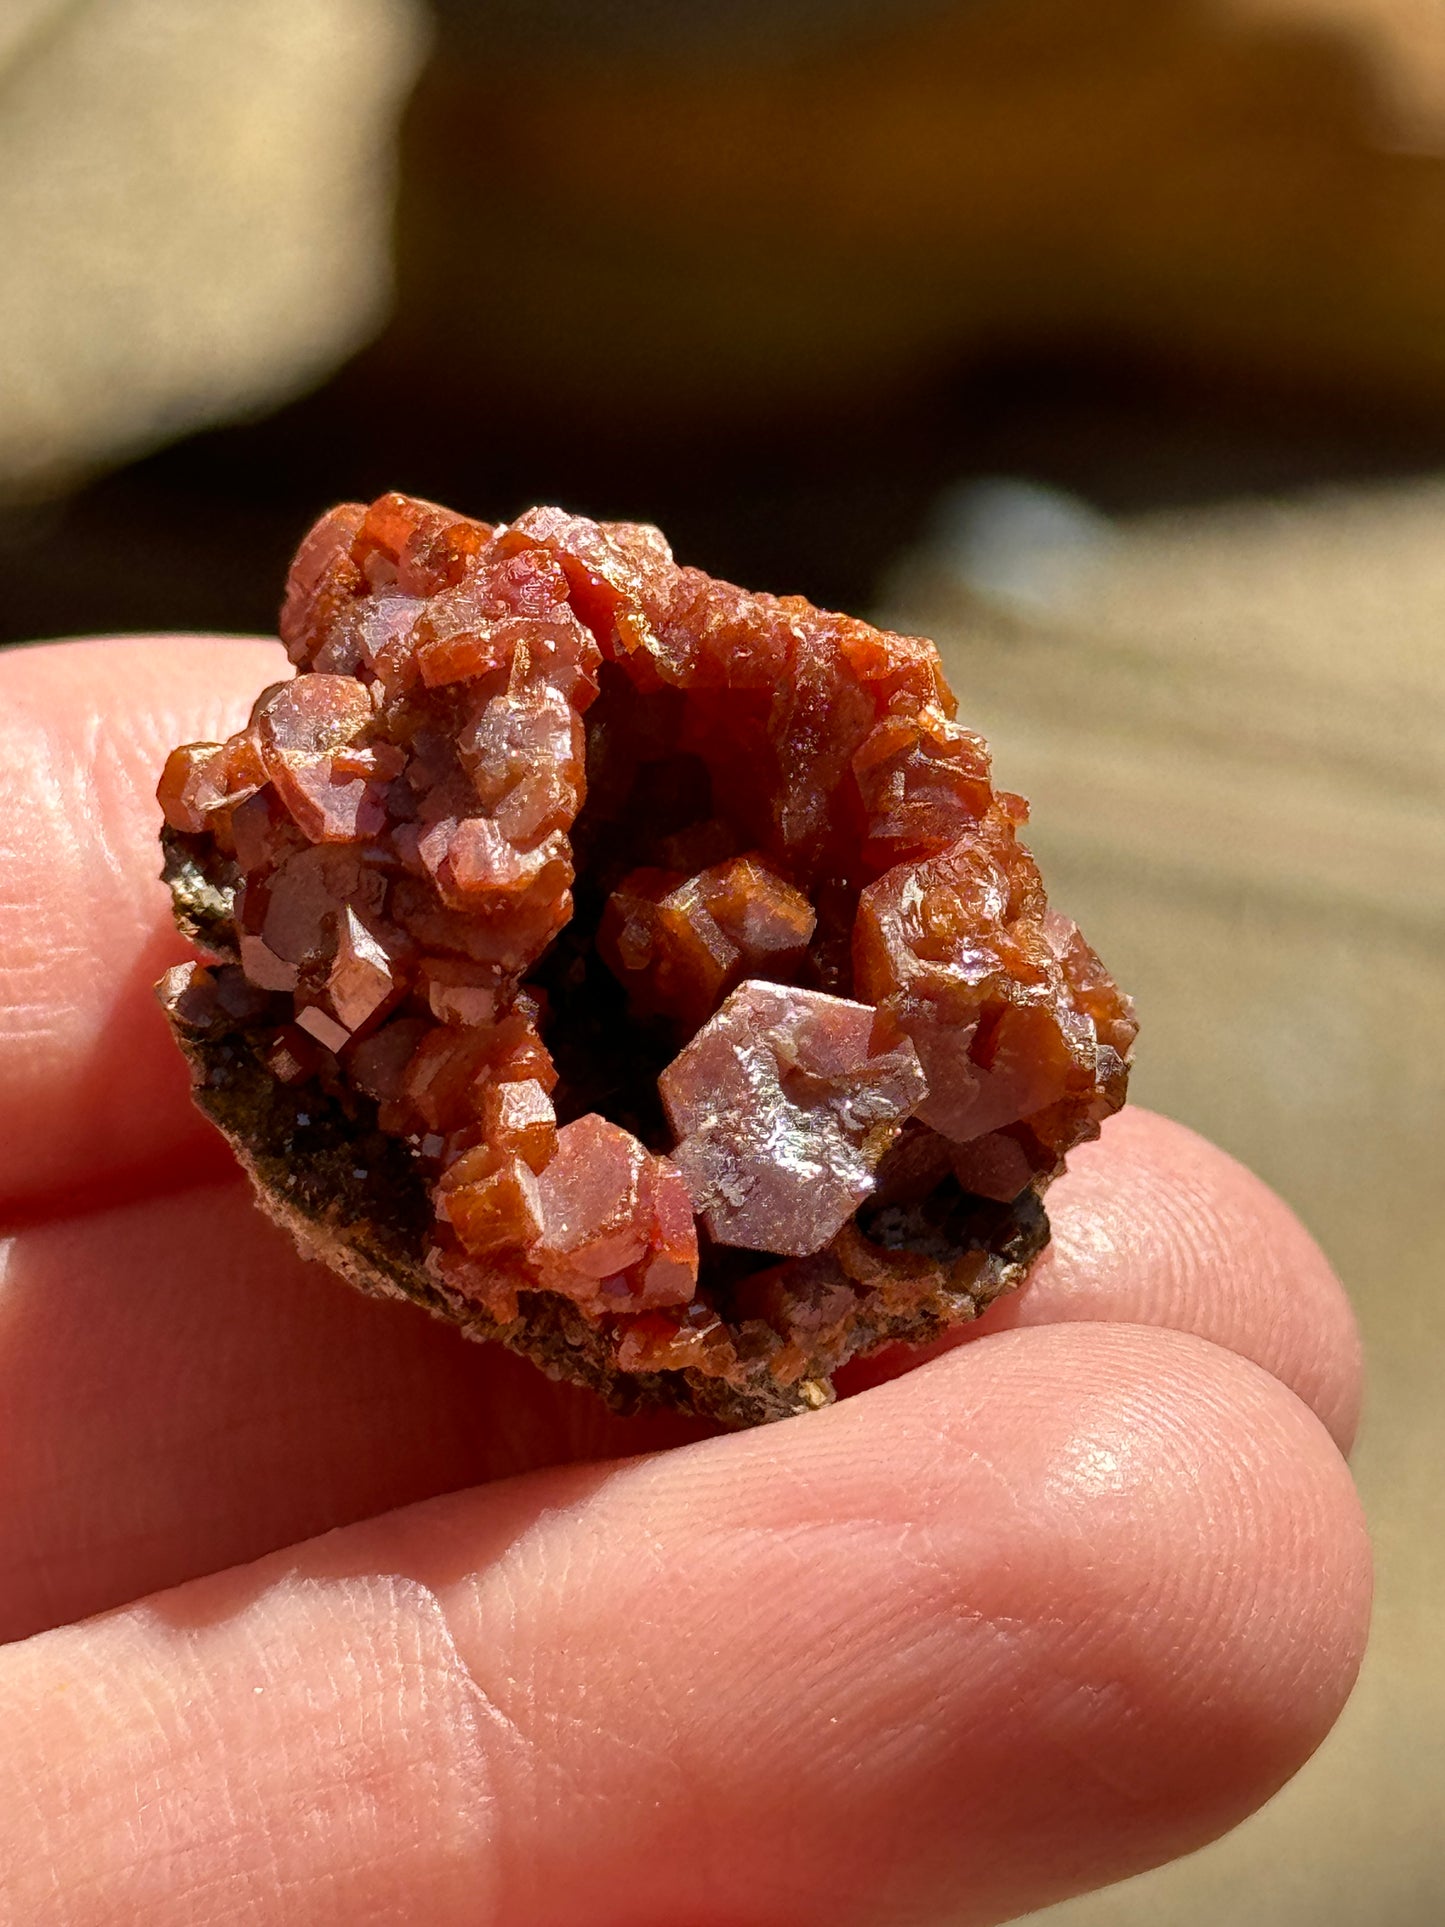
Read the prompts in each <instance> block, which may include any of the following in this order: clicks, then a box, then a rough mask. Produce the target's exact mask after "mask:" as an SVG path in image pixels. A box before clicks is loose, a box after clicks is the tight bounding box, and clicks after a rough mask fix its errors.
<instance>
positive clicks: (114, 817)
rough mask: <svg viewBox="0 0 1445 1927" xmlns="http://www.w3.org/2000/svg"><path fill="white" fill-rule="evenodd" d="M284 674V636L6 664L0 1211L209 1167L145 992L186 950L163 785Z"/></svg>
mask: <svg viewBox="0 0 1445 1927" xmlns="http://www.w3.org/2000/svg"><path fill="white" fill-rule="evenodd" d="M286 668H287V664H286V659H285V656H284V655H283V653H282V651H281V647H280V645H279V643H264V642H237V641H216V640H211V641H204V640H196V639H183V638H172V639H169V640H166V639H162V640H141V639H137V640H134V641H128V642H72V643H61V644H57V645H53V646H49V647H44V648H32V649H21V650H16V651H12V652H10V653H9V654H7V655H6V656H4V657H3V658H0V1211H5V1212H9V1213H12V1214H13V1213H14V1212H15V1211H16V1210H17V1209H18V1208H22V1207H24V1206H26V1205H27V1204H30V1203H31V1202H32V1201H34V1200H36V1199H43V1198H47V1197H48V1198H51V1199H53V1200H55V1201H56V1202H57V1203H60V1204H62V1205H63V1206H64V1207H65V1208H71V1209H73V1208H74V1206H75V1204H76V1203H77V1202H84V1201H85V1200H86V1199H87V1197H88V1196H91V1195H94V1194H95V1193H96V1192H97V1190H103V1189H104V1187H106V1186H107V1185H109V1184H110V1183H112V1182H113V1180H114V1179H115V1178H116V1177H117V1176H119V1175H127V1176H133V1175H135V1174H138V1173H143V1172H155V1173H159V1172H165V1173H166V1174H167V1175H176V1176H178V1175H180V1173H181V1171H182V1168H183V1166H184V1165H185V1163H186V1161H187V1160H188V1159H189V1158H191V1157H193V1156H200V1157H201V1158H203V1159H204V1158H206V1157H207V1156H209V1157H211V1158H213V1159H214V1156H215V1151H214V1147H215V1145H216V1142H217V1140H216V1139H215V1137H214V1134H213V1133H210V1132H208V1131H207V1129H206V1127H205V1126H204V1125H203V1123H202V1122H201V1119H200V1118H199V1116H198V1115H197V1113H196V1112H195V1110H194V1108H193V1107H192V1105H191V1104H190V1102H189V1099H188V1096H187V1090H188V1086H187V1080H186V1075H185V1072H184V1069H183V1067H182V1065H181V1063H180V1059H179V1057H178V1055H177V1052H176V1050H175V1048H174V1046H173V1045H172V1044H171V1042H170V1040H169V1038H168V1037H167V1035H166V1029H165V1024H164V1022H163V1021H162V1019H161V1016H160V1013H159V1011H158V1010H157V1008H156V1005H155V1000H154V997H153V996H152V994H151V986H152V985H153V984H154V982H155V980H156V978H157V977H158V976H159V975H160V973H161V971H162V970H163V969H164V968H165V967H166V966H167V965H168V964H170V963H174V962H175V961H176V960H177V959H178V958H179V957H181V956H183V955H185V954H186V946H185V945H184V944H183V943H181V941H180V939H179V938H178V937H177V936H176V934H175V932H174V930H173V929H172V928H171V924H170V915H169V909H168V905H167V900H166V892H165V890H164V889H163V887H162V885H161V883H160V880H159V872H160V853H159V849H158V846H157V842H156V837H157V833H158V831H159V828H160V811H159V808H158V807H157V804H156V801H155V787H156V781H157V779H158V777H159V775H160V771H161V766H162V764H163V763H164V761H165V758H166V755H167V752H168V751H169V750H170V749H171V748H172V747H173V746H174V745H175V744H176V743H179V742H185V741H198V740H208V739H210V738H213V737H216V736H221V735H224V734H225V733H226V732H227V731H228V730H231V729H234V728H237V727H238V726H239V725H240V724H241V723H242V722H243V721H244V720H245V717H246V713H247V710H248V709H249V706H250V703H251V699H252V698H253V697H254V696H255V694H256V692H257V690H259V689H260V688H261V687H262V686H263V685H264V684H265V683H267V682H268V681H274V680H275V679H276V677H277V676H278V675H280V674H282V673H283V672H285V671H286Z"/></svg>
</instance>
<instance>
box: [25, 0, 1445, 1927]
mask: <svg viewBox="0 0 1445 1927" xmlns="http://www.w3.org/2000/svg"><path fill="white" fill-rule="evenodd" d="M0 251H3V259H4V262H5V271H4V274H3V276H0V583H3V595H0V641H14V640H19V639H22V638H25V637H36V636H56V635H65V634H71V633H75V632H77V631H118V630H132V629H143V628H162V629H172V628H200V629H261V630H266V629H269V628H270V627H271V625H272V622H273V619H274V609H275V604H276V600H277V596H278V592H279V587H280V583H281V579H282V575H283V572H284V568H285V564H286V561H287V558H288V556H289V553H290V551H291V549H292V548H293V546H294V544H295V542H296V540H297V538H298V537H299V535H300V533H301V531H302V529H303V528H304V526H305V525H306V523H307V522H308V521H309V520H310V518H311V517H312V516H314V515H315V514H316V513H317V512H318V511H319V510H320V509H321V508H323V507H325V506H326V505H327V504H329V503H330V502H332V501H333V500H336V499H338V498H342V497H354V496H367V495H371V494H374V493H376V492H378V491H379V490H381V489H382V488H385V487H401V488H404V489H408V490H412V491H415V492H417V493H420V494H424V495H428V496H432V497H435V498H437V499H440V500H443V501H447V502H449V503H452V504H453V505H454V506H456V507H458V508H463V509H466V510H468V511H469V512H472V513H476V514H480V515H484V516H488V517H505V516H508V515H510V514H512V513H514V512H515V511H516V510H517V509H519V508H520V507H522V506H523V505H525V504H526V503H527V502H529V501H532V500H534V499H542V500H548V501H554V500H555V501H561V502H563V503H564V504H566V505H567V506H569V507H573V508H577V509H581V510H585V511H587V512H590V513H594V514H597V515H602V516H628V517H638V518H642V519H646V520H652V521H657V522H659V523H661V524H662V526H663V527H664V528H665V529H666V530H667V532H668V534H669V536H670V537H671V538H672V540H673V543H674V546H675V547H676V549H677V550H678V552H679V554H680V555H681V557H682V558H683V559H684V560H687V561H690V562H696V563H699V564H701V565H702V566H704V567H706V568H708V569H710V570H712V571H714V572H716V573H720V574H725V575H729V576H732V577H734V578H736V579H739V580H742V581H745V582H747V583H748V584H749V585H750V586H753V587H763V588H771V589H776V590H779V591H801V592H803V593H806V594H808V595H810V596H811V597H813V598H814V599H815V600H817V601H821V602H824V603H829V604H832V605H834V606H842V607H846V608H849V609H852V610H856V611H860V612H869V613H873V614H875V615H877V616H879V617H880V618H881V619H883V620H886V621H888V622H890V623H891V624H893V625H894V626H897V627H901V628H906V629H910V630H916V631H922V632H924V633H926V634H930V635H932V636H934V637H936V638H937V640H938V641H939V644H940V646H941V647H942V649H943V651H944V653H945V656H946V657H947V658H948V661H949V666H950V669H951V672H952V674H953V678H954V681H955V686H956V687H957V688H958V690H959V692H960V695H961V698H962V705H963V709H964V713H965V716H966V720H967V721H968V722H970V723H971V724H977V725H978V726H980V727H982V728H984V729H985V730H986V731H987V732H988V734H989V735H990V737H991V738H992V740H993V743H994V746H995V751H996V757H997V766H998V769H999V772H1000V775H1001V777H1002V779H1003V780H1004V781H1005V782H1007V783H1008V784H1010V785H1011V786H1017V787H1019V788H1021V789H1023V790H1024V791H1026V792H1027V793H1028V794H1029V795H1030V796H1031V797H1032V798H1033V799H1034V803H1035V832H1034V836H1035V842H1036V845H1037V847H1038V848H1039V850H1040V853H1041V855H1042V857H1043V859H1044V862H1045V866H1046V869H1047V871H1048V874H1049V876H1050V880H1051V893H1052V894H1054V895H1056V897H1057V898H1058V900H1059V901H1061V902H1062V903H1063V904H1064V905H1065V906H1066V907H1067V908H1068V909H1069V910H1070V911H1071V912H1072V913H1073V914H1075V915H1076V916H1078V917H1079V918H1080V920H1081V921H1082V922H1083V923H1084V925H1085V927H1086V929H1087V930H1088V932H1089V934H1090V936H1091V937H1092V938H1093V940H1094V941H1095V943H1096V944H1097V945H1098V946H1099V948H1100V949H1101V950H1102V951H1103V952H1104V954H1105V956H1106V957H1107V958H1108V960H1109V962H1110V964H1111V965H1112V966H1113V968H1114V969H1115V970H1116V972H1117V973H1118V975H1119V976H1120V977H1121V979H1122V980H1123V981H1124V982H1125V983H1126V984H1127V985H1128V986H1129V987H1130V988H1131V989H1133V990H1135V991H1136V992H1137V994H1138V999H1139V1003H1140V1007H1141V1013H1142V1018H1143V1023H1144V1032H1143V1040H1142V1044H1141V1047H1140V1054H1139V1067H1138V1073H1137V1082H1136V1086H1135V1089H1136V1092H1137V1094H1138V1096H1139V1098H1140V1099H1141V1101H1143V1102H1146V1103H1149V1104H1152V1105H1154V1106H1156V1107H1157V1108H1159V1109H1162V1110H1164V1111H1167V1112H1170V1113H1172V1114H1173V1115H1174V1116H1176V1117H1180V1118H1183V1119H1184V1120H1186V1121H1187V1122H1188V1123H1190V1124H1193V1125H1195V1126H1197V1127H1198V1128H1199V1129H1200V1130H1202V1131H1204V1132H1206V1133H1208V1134H1209V1135H1211V1136H1213V1137H1215V1138H1217V1139H1218V1140H1219V1141H1220V1142H1222V1143H1223V1144H1225V1145H1226V1146H1227V1147H1228V1148H1229V1149H1231V1150H1232V1151H1234V1152H1235V1153H1236V1154H1237V1155H1238V1156H1240V1157H1242V1158H1243V1159H1245V1160H1246V1161H1247V1162H1249V1163H1250V1164H1252V1165H1253V1166H1255V1167H1256V1168H1257V1169H1258V1170H1259V1171H1261V1172H1262V1173H1263V1174H1264V1176H1265V1177H1267V1178H1268V1179H1269V1180H1270V1181H1271V1182H1272V1183H1273V1184H1274V1185H1275V1186H1276V1187H1277V1188H1278V1189H1279V1190H1280V1191H1282V1192H1283V1193H1284V1195H1285V1196H1286V1197H1287V1198H1288V1199H1289V1200H1290V1201H1291V1202H1292V1203H1293V1204H1294V1205H1295V1207H1296V1208H1297V1209H1298V1210H1299V1211H1300V1212H1301V1214H1302V1215H1303V1217H1304V1218H1305V1220H1306V1221H1307V1222H1308V1223H1309V1224H1310V1226H1311V1227H1312V1228H1313V1230H1314V1231H1315V1233H1316V1234H1317V1236H1319V1237H1320V1239H1321V1240H1322V1241H1323V1243H1324V1244H1325V1246H1326V1247H1327V1249H1328V1250H1329V1251H1330V1253H1331V1255H1332V1256H1333V1258H1334V1260H1335V1263H1336V1265H1337V1266H1338V1268H1339V1269H1340V1271H1341V1273H1342V1275H1343V1276H1344V1278H1345V1280H1346V1282H1347V1284H1348V1286H1349V1288H1350V1290H1351V1292H1352V1294H1353V1296H1354V1299H1355V1302H1356V1304H1357V1305H1358V1308H1359V1312H1360V1316H1361V1319H1362V1321H1363V1324H1364V1327H1365V1332H1366V1336H1367V1341H1368V1344H1369V1347H1370V1351H1371V1356H1372V1380H1371V1395H1370V1407H1369V1413H1368V1419H1367V1426H1366V1432H1365V1437H1364V1440H1363V1444H1362V1447H1361V1450H1360V1454H1359V1470H1360V1475H1361V1478H1362V1481H1363V1484H1364V1487H1365V1492H1366V1498H1367V1502H1368V1504H1369V1507H1370V1510H1371V1513H1372V1517H1373V1521H1374V1529H1375V1533H1376V1539H1377V1544H1378V1549H1379V1555H1380V1568H1381V1572H1380V1601H1379V1612H1378V1620H1377V1631H1376V1636H1375V1640H1374V1644H1373V1648H1372V1651H1371V1655H1370V1658H1369V1660H1368V1662H1367V1666H1366V1672H1365V1676H1364V1679H1363V1681H1362V1684H1361V1687H1360V1689H1359V1692H1358V1693H1357V1695H1356V1697H1355V1699H1354V1701H1353V1702H1352V1704H1351V1706H1350V1708H1349V1710H1348V1712H1347V1713H1346V1715H1345V1718H1344V1720H1343V1722H1342V1724H1341V1726H1340V1728H1339V1730H1338V1731H1337V1732H1336V1734H1335V1735H1334V1736H1333V1737H1332V1738H1331V1739H1330V1741H1329V1742H1328V1743H1327V1745H1326V1746H1325V1748H1324V1749H1323V1751H1322V1752H1321V1753H1320V1754H1319V1756H1318V1757H1317V1758H1316V1759H1315V1761H1314V1762H1313V1763H1312V1764H1311V1765H1310V1766H1309V1767H1308V1768H1307V1769H1306V1771H1305V1772H1304V1773H1302V1774H1301V1775H1300V1777H1299V1778H1298V1779H1297V1780H1296V1781H1295V1782H1294V1783H1293V1784H1292V1785H1291V1786H1290V1787H1289V1788H1287V1789H1286V1791H1285V1792H1284V1793H1283V1794H1282V1795H1281V1796H1280V1797H1279V1798H1278V1799H1277V1800H1276V1801H1275V1802H1274V1803H1273V1804H1272V1805H1271V1806H1270V1807H1269V1808H1268V1809H1267V1810H1266V1811H1265V1812H1264V1813H1263V1814H1261V1815H1260V1816H1258V1817H1257V1818H1256V1819H1254V1820H1252V1821H1251V1822H1249V1823H1248V1824H1247V1825H1246V1826H1244V1827H1243V1828H1241V1829H1240V1830H1239V1831H1238V1832H1237V1833H1236V1834H1234V1835H1232V1836H1231V1837H1230V1838H1229V1839H1227V1840H1226V1841H1223V1842H1221V1843H1220V1844H1218V1845H1217V1846H1215V1847H1213V1848H1210V1849H1209V1850H1207V1851H1206V1852H1204V1853H1202V1854H1200V1855H1198V1856H1196V1857H1195V1858H1193V1859H1192V1860H1190V1861H1188V1862H1186V1863H1184V1864H1183V1865H1181V1866H1178V1867H1175V1868H1173V1869H1170V1870H1167V1871H1164V1872H1161V1873H1157V1874H1153V1875H1149V1876H1147V1877H1145V1878H1143V1879H1141V1880H1138V1881H1135V1882H1133V1883H1131V1884H1130V1885H1129V1886H1127V1887H1125V1888H1122V1889H1116V1890H1113V1891H1111V1892H1110V1893H1108V1894H1105V1895H1100V1896H1096V1897H1094V1898H1092V1899H1088V1900H1084V1901H1080V1902H1076V1903H1072V1904H1069V1905H1067V1906H1064V1907H1061V1908H1057V1909H1055V1910H1053V1911H1052V1912H1051V1913H1050V1914H1049V1915H1048V1916H1046V1918H1047V1919H1048V1920H1049V1921H1050V1922H1052V1923H1054V1927H1105V1923H1108V1927H1143V1924H1144V1923H1149V1927H1159V1924H1160V1923H1163V1924H1164V1927H1205V1923H1208V1924H1209V1927H1214V1924H1215V1923H1217V1922H1218V1921H1220V1920H1225V1921H1228V1922H1231V1923H1239V1927H1305V1924H1306V1923H1310V1924H1311V1927H1353V1924H1354V1923H1361V1927H1364V1924H1366V1923H1368V1924H1369V1927H1416V1923H1419V1927H1435V1924H1436V1923H1439V1922H1440V1921H1442V1920H1445V1828H1442V1826H1441V1824H1440V1813H1441V1804H1442V1788H1445V1660H1442V1658H1441V1652H1440V1645H1439V1640H1438V1637H1437V1625H1438V1622H1439V1614H1440V1603H1439V1602H1440V1597H1441V1583H1442V1581H1445V1533H1442V1527H1445V1504H1442V1499H1441V1485H1442V1479H1441V1468H1442V1451H1445V1400H1442V1399H1441V1397H1440V1395H1439V1391H1438V1389H1437V1388H1438V1383H1439V1376H1440V1364H1439V1360H1440V1358H1441V1346H1442V1341H1445V1309H1442V1298H1441V1293H1440V1289H1439V1284H1440V1276H1441V1270H1442V1260H1445V1185H1442V1181H1441V1176H1440V1163H1441V1154H1442V1148H1445V1051H1442V1043H1441V1040H1442V1037H1445V968H1442V942H1445V836H1442V830H1445V6H1442V4H1441V0H490V3H489V0H435V3H434V4H432V5H430V6H428V5H426V4H423V0H309V3H308V4H307V5H306V6H302V7H298V6H296V5H294V4H292V0H208V4H207V5H205V6H196V5H194V4H193V0H104V4H102V3H101V0H6V4H5V6H4V7H3V8H0Z"/></svg>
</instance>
